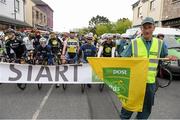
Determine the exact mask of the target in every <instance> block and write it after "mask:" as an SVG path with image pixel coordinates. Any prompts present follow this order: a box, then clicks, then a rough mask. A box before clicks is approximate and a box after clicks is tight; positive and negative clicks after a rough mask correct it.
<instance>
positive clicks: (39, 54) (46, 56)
mask: <svg viewBox="0 0 180 120" xmlns="http://www.w3.org/2000/svg"><path fill="white" fill-rule="evenodd" d="M39 43H40V45H39V46H38V47H37V49H36V50H35V55H36V59H37V60H38V61H39V62H47V63H46V64H48V65H52V64H53V61H52V51H51V47H50V46H49V45H47V40H46V39H45V38H41V39H40V40H39ZM38 64H44V63H38Z"/></svg>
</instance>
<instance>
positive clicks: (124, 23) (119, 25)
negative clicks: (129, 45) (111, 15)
mask: <svg viewBox="0 0 180 120" xmlns="http://www.w3.org/2000/svg"><path fill="white" fill-rule="evenodd" d="M131 25H132V22H131V21H130V20H129V19H128V18H121V19H119V20H117V21H116V22H114V23H112V22H110V21H109V19H108V18H106V17H104V16H99V15H97V16H96V17H93V18H92V19H91V20H90V21H89V27H88V28H82V29H79V33H80V34H86V33H88V32H92V33H94V34H97V35H102V34H104V33H120V34H122V33H125V32H126V30H127V29H129V28H131Z"/></svg>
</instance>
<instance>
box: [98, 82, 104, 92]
mask: <svg viewBox="0 0 180 120" xmlns="http://www.w3.org/2000/svg"><path fill="white" fill-rule="evenodd" d="M103 90H104V84H100V85H99V91H100V92H102V91H103Z"/></svg>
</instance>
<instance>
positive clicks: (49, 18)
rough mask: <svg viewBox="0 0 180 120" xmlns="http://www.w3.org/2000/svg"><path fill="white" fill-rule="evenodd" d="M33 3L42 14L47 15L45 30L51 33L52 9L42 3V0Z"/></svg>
mask: <svg viewBox="0 0 180 120" xmlns="http://www.w3.org/2000/svg"><path fill="white" fill-rule="evenodd" d="M33 2H34V3H35V4H36V8H38V9H39V10H41V11H42V12H43V13H45V14H46V15H47V26H46V30H47V31H52V30H53V12H54V11H53V10H52V8H51V7H50V6H49V5H48V4H46V3H45V2H43V1H42V0H33Z"/></svg>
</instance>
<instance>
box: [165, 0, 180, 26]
mask: <svg viewBox="0 0 180 120" xmlns="http://www.w3.org/2000/svg"><path fill="white" fill-rule="evenodd" d="M163 5H164V7H163V14H162V25H163V26H164V27H174V28H180V0H164V4H163Z"/></svg>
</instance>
